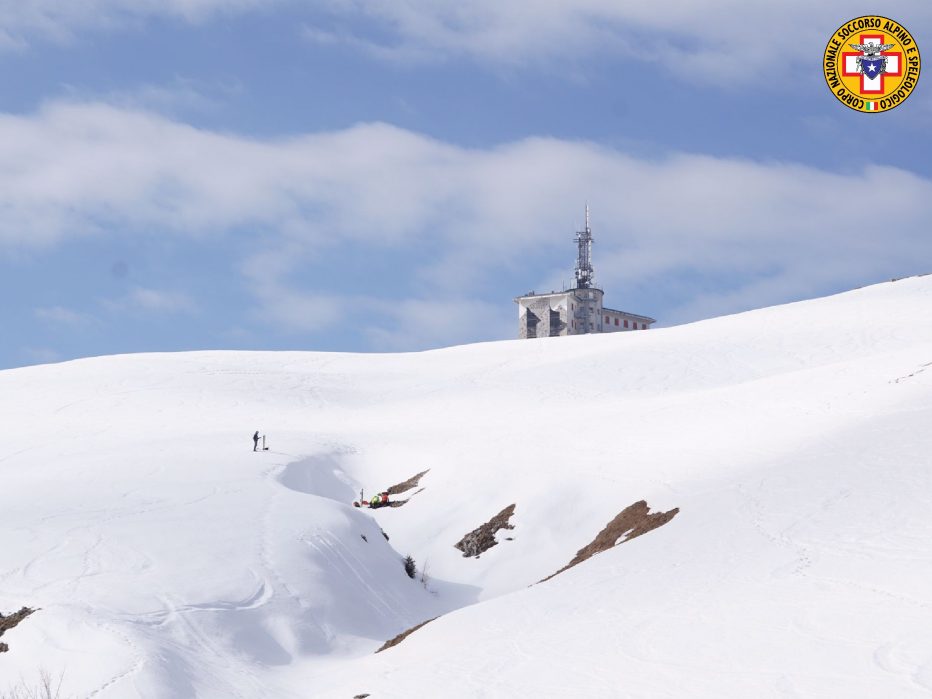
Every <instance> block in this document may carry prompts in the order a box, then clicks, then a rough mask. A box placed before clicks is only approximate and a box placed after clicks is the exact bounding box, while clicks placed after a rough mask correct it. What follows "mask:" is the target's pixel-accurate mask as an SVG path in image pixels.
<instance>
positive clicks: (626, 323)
mask: <svg viewBox="0 0 932 699" xmlns="http://www.w3.org/2000/svg"><path fill="white" fill-rule="evenodd" d="M625 327H626V328H627V327H628V320H627V318H626V319H625Z"/></svg>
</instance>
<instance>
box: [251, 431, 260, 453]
mask: <svg viewBox="0 0 932 699" xmlns="http://www.w3.org/2000/svg"><path fill="white" fill-rule="evenodd" d="M252 450H253V451H259V430H256V433H255V434H254V435H253V436H252Z"/></svg>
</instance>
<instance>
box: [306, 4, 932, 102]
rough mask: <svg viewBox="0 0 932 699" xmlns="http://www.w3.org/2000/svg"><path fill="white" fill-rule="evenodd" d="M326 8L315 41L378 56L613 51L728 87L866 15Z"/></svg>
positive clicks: (922, 15)
mask: <svg viewBox="0 0 932 699" xmlns="http://www.w3.org/2000/svg"><path fill="white" fill-rule="evenodd" d="M322 6H323V8H325V9H326V10H327V11H328V15H329V17H330V18H332V19H334V20H336V26H337V27H338V28H337V29H335V30H332V31H328V30H326V29H323V28H321V27H320V26H315V27H314V28H312V29H309V30H307V32H306V34H307V36H308V37H309V38H310V39H312V40H314V41H317V42H321V43H335V42H339V41H342V42H345V43H348V44H350V45H352V46H354V47H355V48H366V49H368V50H369V51H370V52H371V53H373V54H374V55H376V56H379V57H395V58H397V59H400V60H412V59H415V60H416V59H418V58H430V59H431V60H435V59H436V58H437V57H438V56H440V57H443V56H466V57H468V58H471V59H476V60H479V61H481V62H484V63H488V64H494V65H507V66H517V65H522V64H527V63H533V62H538V61H552V60H553V59H556V60H558V61H566V60H570V61H576V60H578V59H579V58H580V57H582V58H585V59H588V58H600V57H601V58H602V59H603V60H604V58H605V57H607V56H612V57H613V58H619V57H620V58H622V59H630V60H631V61H632V62H633V63H634V64H637V67H636V68H634V69H638V70H643V69H645V68H644V64H645V63H647V64H657V65H661V66H663V67H664V68H665V69H667V70H669V71H672V72H675V73H678V74H680V75H681V76H683V77H684V78H686V79H689V80H693V81H697V82H701V83H717V84H719V85H728V84H733V83H735V82H737V83H740V84H742V85H744V84H746V83H748V82H753V81H764V82H772V81H784V82H785V81H788V80H790V79H791V69H790V66H791V65H803V64H805V65H811V64H813V61H815V62H816V63H817V62H818V57H819V56H820V55H821V52H822V50H823V49H824V47H825V44H826V42H827V41H828V39H829V37H830V35H831V34H832V32H833V31H834V30H835V29H836V28H837V27H838V26H840V25H841V24H842V23H843V22H845V21H846V20H848V19H851V18H852V17H854V16H856V14H857V12H856V11H854V10H852V9H851V3H849V2H845V1H844V0H824V1H823V2H819V3H812V2H810V1H809V0H783V1H782V2H779V3H761V2H746V1H745V0H702V1H701V2H700V1H695V0H654V1H653V2H625V1H620V0H544V1H542V2H533V3H530V2H501V1H500V0H473V1H472V2H468V3H463V2H456V1H455V0H395V1H393V2H384V1H383V0H333V1H332V2H330V3H325V4H323V5H322ZM884 13H885V14H887V15H888V16H892V17H893V18H894V19H897V18H900V21H903V22H904V23H906V25H907V27H908V28H910V29H911V31H912V32H914V33H915V32H918V31H920V29H921V28H922V27H923V26H924V25H927V23H928V22H929V21H930V20H932V8H930V7H929V3H928V2H926V0H899V1H898V2H896V1H895V2H894V3H892V4H891V3H888V4H887V5H885V6H884ZM347 23H349V25H347ZM367 23H368V24H370V25H371V27H370V29H369V31H366V26H367ZM648 69H649V68H648Z"/></svg>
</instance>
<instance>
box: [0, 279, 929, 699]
mask: <svg viewBox="0 0 932 699" xmlns="http://www.w3.org/2000/svg"><path fill="white" fill-rule="evenodd" d="M0 415H2V423H3V426H4V435H5V437H6V439H5V440H4V444H5V446H4V449H3V451H2V453H0V479H2V484H3V486H2V488H0V511H2V513H3V524H4V526H3V528H2V529H0V612H2V613H9V612H12V611H15V610H16V609H19V608H20V607H21V606H23V605H28V606H30V607H38V608H40V610H39V611H37V612H36V613H35V614H33V615H32V616H30V617H28V618H27V619H25V620H24V621H22V623H20V624H19V625H18V626H17V627H16V628H13V629H11V630H9V631H7V632H6V634H5V635H4V636H3V638H2V641H3V642H6V643H8V644H9V646H10V650H9V652H7V653H3V654H0V696H2V692H3V690H4V689H5V688H6V686H8V685H11V684H13V683H14V682H16V681H17V680H18V678H19V677H20V676H23V677H26V678H31V677H34V676H35V674H36V672H37V670H38V669H39V668H47V669H48V670H50V671H51V672H52V673H53V674H57V673H59V672H64V685H63V688H64V690H65V693H67V694H71V695H74V696H80V697H84V696H94V697H101V698H103V699H106V698H121V699H122V698H123V697H137V696H138V697H193V696H197V697H212V698H213V697H216V698H220V697H310V696H313V697H318V696H321V697H324V696H326V697H345V698H346V699H350V698H351V697H353V696H354V695H356V694H364V693H369V694H370V695H371V696H372V697H373V699H381V698H382V697H402V696H404V697H411V696H432V697H440V696H443V697H454V696H462V697H476V696H486V697H515V696H535V697H568V696H587V697H613V696H624V697H652V698H653V697H683V696H690V697H723V696H727V697H770V696H773V697H928V696H930V695H932V582H930V581H932V508H930V503H932V430H930V429H929V425H932V277H922V278H911V279H906V280H902V281H899V282H896V283H888V284H881V285H878V286H874V287H869V288H865V289H860V290H857V291H853V292H849V293H846V294H841V295H838V296H834V297H830V298H825V299H818V300H814V301H809V302H803V303H797V304H791V305H787V306H781V307H776V308H769V309H764V310H760V311H755V312H751V313H745V314H741V315H737V316H731V317H726V318H718V319H714V320H710V321H705V322H701V323H695V324H692V325H688V326H681V327H677V328H670V329H663V330H652V331H649V332H643V333H624V334H615V335H604V336H582V337H570V338H555V339H553V340H541V341H514V342H501V343H489V344H482V345H472V346H463V347H455V348H450V349H445V350H439V351H433V352H424V353H416V354H393V355H349V354H317V353H244V352H196V353H184V354H168V355H164V354H163V355H133V356H116V357H102V358H95V359H87V360H81V361H75V362H68V363H65V364H58V365H49V366H38V367H30V368H24V369H16V370H10V371H4V372H0ZM256 429H259V430H260V431H262V432H263V433H265V434H267V435H268V438H269V446H270V449H269V451H267V452H258V453H254V452H253V451H252V441H251V435H252V433H253V431H254V430H256ZM422 471H427V473H426V474H424V475H423V477H422V478H421V480H420V483H419V485H418V486H417V487H416V488H413V489H410V490H408V491H407V493H406V494H404V495H400V496H398V498H402V499H403V498H409V501H408V502H407V503H406V504H404V505H403V506H401V507H391V508H380V509H377V510H369V509H357V508H353V507H352V505H351V503H352V501H353V500H354V499H356V498H358V495H359V491H360V489H365V492H366V494H367V496H368V495H369V494H372V493H374V492H376V491H377V490H381V489H384V488H387V487H388V486H390V485H392V484H397V483H401V482H403V481H405V480H407V479H408V478H410V477H411V476H414V475H415V474H418V473H420V472H422ZM419 488H423V490H418V489H419ZM640 500H645V501H646V502H647V503H648V505H649V506H650V507H651V508H652V510H653V511H658V512H666V511H671V510H673V509H674V508H679V512H678V514H676V516H675V517H673V518H672V519H671V520H670V521H669V522H667V523H666V524H664V525H663V526H661V527H659V528H657V529H654V530H653V531H649V532H647V533H646V534H644V535H642V536H640V537H638V538H635V539H632V540H631V541H626V542H624V543H623V544H620V545H618V546H615V547H614V548H611V549H610V550H608V551H605V552H603V553H600V554H597V555H595V556H594V557H592V558H591V559H589V560H588V561H585V562H583V563H581V564H579V565H577V566H575V567H573V568H571V569H569V570H567V571H565V572H563V573H561V574H560V575H558V576H556V577H554V578H552V579H551V580H548V581H547V582H544V583H541V584H534V583H537V581H540V580H542V579H543V578H545V577H547V576H549V575H551V574H552V573H554V572H556V571H557V570H559V569H561V568H563V567H564V566H565V565H566V564H567V563H568V562H569V561H570V560H571V559H572V558H573V556H574V555H575V554H576V552H577V551H578V550H579V549H581V548H582V547H584V546H586V545H587V544H588V543H589V542H590V541H592V539H593V538H594V537H595V535H596V534H597V533H598V532H599V531H600V530H601V529H602V528H603V527H604V526H605V525H606V523H608V522H609V521H610V520H612V518H613V517H615V516H616V515H617V514H618V513H619V512H620V511H622V510H623V509H624V508H626V507H628V506H629V505H632V504H633V503H635V502H637V501H640ZM511 504H514V505H515V510H514V514H513V515H512V516H511V518H510V523H511V525H513V526H514V529H509V530H501V531H500V532H499V533H498V534H497V540H498V542H499V543H498V545H496V546H494V547H493V548H491V549H489V550H488V551H486V552H484V553H482V554H481V556H479V557H478V558H467V557H464V556H463V555H462V553H461V552H460V551H459V550H457V549H455V548H454V546H453V545H454V544H455V543H456V542H458V541H459V540H460V539H461V538H462V537H463V536H464V535H465V534H466V533H467V532H470V531H471V530H473V529H475V528H476V527H478V526H479V525H481V524H483V523H484V522H486V521H488V520H489V519H490V518H491V517H492V516H493V515H496V514H497V513H499V512H500V511H501V510H502V509H503V508H506V507H507V506H508V505H511ZM380 529H381V530H382V531H384V533H385V534H386V535H388V537H389V538H388V539H387V540H386V538H385V537H383V535H382V531H380ZM408 554H410V555H411V556H413V557H414V559H415V560H416V562H417V564H418V569H419V574H420V572H421V571H422V570H423V569H424V568H425V567H426V568H427V579H426V581H425V583H424V584H422V583H421V581H420V580H419V579H415V580H411V579H409V578H408V576H407V575H406V574H405V571H404V568H403V566H402V562H401V559H402V558H403V556H405V555H408ZM417 577H420V575H418V576H417ZM438 616H439V617H440V618H438V619H436V620H435V621H432V622H431V623H429V624H427V625H425V626H424V627H423V628H421V629H419V630H417V631H416V632H414V633H412V634H411V635H410V636H409V637H408V638H406V639H405V640H404V641H403V642H401V643H400V644H399V645H398V646H396V647H394V648H391V649H389V650H386V651H384V652H381V653H378V654H373V651H375V650H376V649H377V648H378V647H379V646H381V645H382V643H383V642H384V641H386V640H387V639H390V638H392V637H393V636H395V635H396V634H399V633H400V632H402V631H404V630H406V629H409V628H410V627H412V626H414V625H416V624H418V623H420V622H422V621H425V620H427V619H431V618H434V617H438Z"/></svg>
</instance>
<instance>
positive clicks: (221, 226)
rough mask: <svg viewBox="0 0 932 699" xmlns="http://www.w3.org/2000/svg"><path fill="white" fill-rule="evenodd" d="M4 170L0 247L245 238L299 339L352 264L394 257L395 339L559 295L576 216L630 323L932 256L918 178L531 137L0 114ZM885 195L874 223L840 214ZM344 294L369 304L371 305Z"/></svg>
mask: <svg viewBox="0 0 932 699" xmlns="http://www.w3.org/2000/svg"><path fill="white" fill-rule="evenodd" d="M0 163H4V164H5V165H4V167H2V168H0V210H2V211H3V214H4V215H3V216H2V217H0V251H3V250H4V249H6V250H8V251H9V250H17V249H22V248H24V247H32V246H41V245H54V244H56V243H57V242H60V241H63V240H68V239H73V238H76V237H80V236H87V235H93V234H107V235H123V236H137V235H150V234H151V233H150V232H151V231H157V232H158V233H159V234H160V235H174V236H177V237H185V236H197V237H205V236H211V237H213V238H215V239H216V240H217V242H218V244H219V243H220V242H221V241H222V239H223V237H224V236H231V235H243V233H242V232H243V231H251V232H253V234H254V236H255V237H254V243H253V244H252V245H251V250H252V252H251V253H250V257H249V259H248V260H246V261H244V262H243V270H242V272H243V274H244V275H245V277H246V279H247V282H248V284H249V288H250V289H251V290H252V293H253V294H254V297H255V298H256V300H257V303H258V304H259V307H260V312H261V313H262V314H263V315H264V316H265V317H266V318H268V319H270V320H272V321H274V322H276V323H279V324H281V325H287V326H290V327H294V328H296V329H303V330H314V329H316V330H320V329H323V328H326V327H327V326H329V325H332V324H334V323H336V322H339V320H340V319H341V318H342V317H345V316H344V313H343V310H342V308H343V306H341V304H343V303H344V301H343V300H341V299H343V291H344V290H342V289H333V288H330V289H328V288H319V289H317V290H314V284H313V280H312V279H310V278H309V277H308V275H307V274H306V272H305V270H306V269H307V268H308V267H310V266H311V265H312V264H323V263H328V264H332V265H335V264H352V260H351V259H350V258H349V257H347V256H346V255H343V254H342V251H343V250H344V249H345V248H346V247H347V246H354V248H355V249H359V248H360V247H362V248H364V249H366V250H367V253H366V254H367V255H371V256H379V255H381V254H383V252H389V251H398V250H405V251H407V252H408V253H409V255H408V256H407V261H406V262H404V263H403V267H400V268H399V269H398V270H397V274H398V275H399V277H401V276H404V277H405V278H410V279H415V280H417V283H418V284H419V291H418V292H416V293H415V292H411V293H410V294H409V295H408V297H407V298H397V297H398V294H391V297H395V301H396V302H397V303H396V306H397V304H407V306H406V310H405V311H404V313H400V312H399V313H398V318H399V319H400V320H402V321H404V322H406V323H409V327H410V328H412V330H411V332H414V331H413V326H412V325H410V324H411V323H413V322H414V320H412V319H420V320H419V321H418V322H419V323H420V325H421V326H423V327H426V325H427V324H428V323H433V324H434V327H437V325H436V323H437V321H436V318H437V316H436V315H435V314H433V313H430V312H422V310H421V309H423V308H428V307H429V305H430V304H429V303H428V300H433V299H442V300H444V302H447V301H449V302H450V303H456V302H457V300H462V299H467V298H474V297H475V290H476V289H477V288H482V287H481V285H483V284H489V283H493V282H494V283H498V282H499V281H500V279H501V278H503V277H507V278H508V279H513V280H514V288H513V289H512V290H511V291H510V292H508V293H514V294H517V293H522V292H524V291H526V290H527V288H529V287H535V288H537V289H538V290H540V289H542V288H544V287H546V286H547V285H548V284H549V285H551V286H558V281H559V279H558V275H556V274H554V272H553V270H554V268H555V267H556V266H560V265H563V266H564V269H565V270H566V273H565V274H564V275H562V276H563V278H564V279H567V280H569V279H571V268H572V261H573V257H574V248H573V244H572V234H573V232H574V231H575V230H576V229H577V226H578V225H579V224H580V223H581V218H582V204H583V202H584V201H585V200H588V201H589V202H590V203H591V204H592V211H593V227H594V232H595V238H596V247H595V265H596V275H597V278H598V280H599V281H600V282H601V283H602V284H603V285H604V286H605V288H606V289H607V291H608V292H609V297H608V298H607V299H606V301H607V302H608V303H610V304H614V305H619V306H622V307H627V305H628V304H627V303H626V299H625V298H617V296H615V295H614V294H616V293H620V290H623V289H631V288H635V287H636V288H641V289H644V288H648V287H654V288H656V289H658V290H663V289H666V288H671V287H674V286H676V285H679V289H680V292H679V298H680V299H684V298H688V299H699V297H700V296H702V297H703V298H705V299H706V301H705V302H703V303H699V301H698V300H693V301H690V302H689V305H687V304H686V302H683V301H680V303H681V304H683V308H681V309H680V310H679V311H675V312H672V313H671V314H668V315H673V316H675V317H677V318H678V319H684V318H688V317H690V314H691V313H694V312H702V313H713V312H715V310H716V308H718V309H720V310H721V309H725V310H731V309H732V306H733V305H734V303H736V302H739V303H740V302H742V300H744V301H747V302H748V304H749V305H750V304H752V303H753V304H754V305H759V304H762V303H773V302H779V301H781V300H783V299H784V298H786V297H787V296H794V295H795V293H796V292H795V291H794V290H799V289H803V288H805V289H806V290H807V291H808V290H810V289H811V290H814V291H815V292H816V293H817V292H818V291H819V290H822V289H829V290H831V289H835V288H841V287H844V286H846V285H851V286H856V285H859V284H863V283H867V282H869V281H872V280H874V279H880V278H885V277H889V276H900V275H903V274H909V273H912V272H919V271H927V270H925V269H917V268H916V266H917V264H919V263H918V262H917V260H922V259H929V258H930V256H932V237H930V236H928V235H927V222H928V221H929V220H932V182H930V181H929V180H927V179H925V178H922V177H920V176H918V175H915V174H913V173H910V172H908V171H905V170H901V169H896V168H891V167H885V166H883V165H879V164H870V163H865V164H864V166H863V168H862V169H861V170H860V171H850V172H849V171H845V172H841V173H838V172H830V171H825V170H820V169H817V168H812V167H808V166H804V165H799V164H793V163H780V162H756V161H752V160H746V159H736V158H714V157H709V156H702V155H694V154H673V155H670V156H668V157H665V158H660V159H652V158H643V157H635V156H632V155H629V154H627V153H625V152H622V151H618V150H615V149H612V148H608V147H602V146H599V145H596V144H593V143H587V142H574V141H564V140H557V139H544V138H527V139H522V140H520V141H516V142H513V143H508V144H504V145H501V146H498V147H493V148H486V149H475V148H472V149H471V148H462V147H458V146H453V145H450V144H447V143H443V142H440V141H437V140H434V139H431V138H427V137H425V136H422V135H419V134H416V133H412V132H409V131H405V130H402V129H398V128H394V127H391V126H387V125H385V124H361V125H358V126H355V127H352V128H348V129H344V130H340V131H333V132H322V133H315V134H308V135H305V136H302V137H298V138H291V139H284V140H261V141H260V140H255V139H248V138H242V137H238V136H235V135H231V134H220V133H215V132H210V131H205V130H199V129H195V128H192V127H190V126H188V125H185V124H183V123H179V122H177V121H172V120H171V119H168V118H165V117H162V116H155V115H152V114H148V113H145V112H140V111H132V110H128V109H119V108H115V107H112V106H108V105H103V104H73V103H71V104H68V103H58V104H52V105H49V106H47V107H46V108H45V109H43V110H42V111H41V112H40V113H39V114H36V115H34V116H30V117H18V116H17V117H14V116H5V117H2V118H0ZM889 192H896V220H895V222H891V223H890V224H889V225H888V224H887V223H885V222H884V221H886V219H884V218H883V217H880V218H873V217H871V216H869V215H867V214H864V213H863V212H862V211H861V210H860V209H857V208H856V207H854V206H853V204H852V202H854V201H858V200H861V199H863V198H864V197H865V196H870V195H871V193H878V194H879V193H889ZM878 221H881V223H880V224H879V227H878V224H877V222H878ZM338 271H339V270H338ZM690 278H696V279H701V280H706V281H688V280H689V279H690ZM710 279H711V280H714V282H713V283H711V284H710V283H709V282H708V280H710ZM762 279H767V280H769V281H768V283H767V284H766V285H764V286H761V284H760V282H761V280H762ZM383 283H384V280H383ZM308 289H312V291H308ZM745 289H746V290H747V294H744V292H743V290H745ZM613 290H615V291H614V292H613ZM351 293H352V294H354V295H355V297H356V299H355V300H356V301H360V302H364V303H369V302H372V298H375V297H379V296H380V293H381V292H378V293H377V292H375V291H373V290H372V289H365V288H363V289H358V290H353V291H352V292H351ZM389 293H391V292H389ZM391 297H389V300H391ZM716 299H717V301H716ZM350 300H352V299H350ZM120 303H122V304H124V305H126V306H127V307H128V306H132V307H135V308H140V309H147V310H160V311H179V310H186V309H191V308H192V307H193V303H192V302H191V300H190V299H188V298H187V297H185V296H183V295H177V294H172V293H166V292H156V291H153V290H146V289H136V290H135V291H134V292H133V293H132V295H131V296H130V297H128V298H126V299H123V300H121V301H120ZM716 304H717V305H716ZM745 307H748V306H745ZM382 310H384V309H382ZM484 310H487V309H484ZM629 310H633V311H636V312H637V311H641V312H645V313H648V314H650V313H652V312H653V309H652V308H630V309H629ZM474 311H475V307H472V310H470V309H469V308H467V309H466V312H467V313H466V315H469V313H474ZM391 312H394V311H393V310H391V309H389V311H386V313H388V314H389V315H390V313H391ZM428 319H429V320H428ZM390 325H391V324H386V326H385V327H390ZM430 332H433V331H425V333H426V334H424V335H423V337H425V338H427V337H428V336H429V335H430ZM456 332H458V330H457V329H456V328H455V327H452V326H451V327H446V328H444V329H443V332H442V333H441V334H443V335H445V336H450V337H452V336H453V335H455V334H456ZM386 337H387V336H386Z"/></svg>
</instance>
